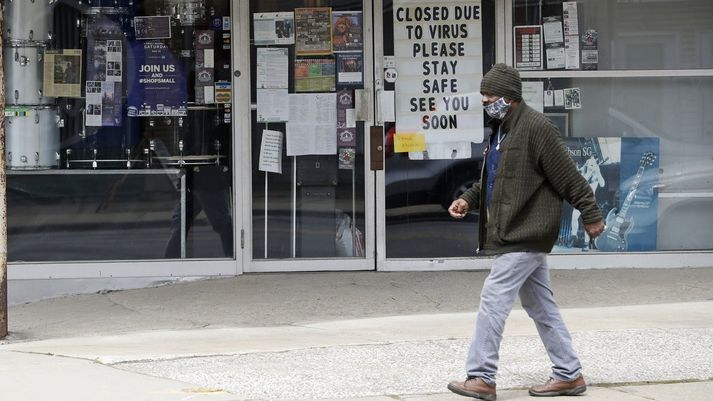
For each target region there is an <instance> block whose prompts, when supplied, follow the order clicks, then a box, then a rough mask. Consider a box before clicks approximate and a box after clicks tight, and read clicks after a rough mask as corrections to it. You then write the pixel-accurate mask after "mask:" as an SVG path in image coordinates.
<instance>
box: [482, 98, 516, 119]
mask: <svg viewBox="0 0 713 401" xmlns="http://www.w3.org/2000/svg"><path fill="white" fill-rule="evenodd" d="M484 109H485V112H486V113H488V115H489V116H490V117H492V118H497V119H498V120H502V119H503V118H505V116H506V115H507V114H508V110H510V104H508V103H505V98H502V97H501V98H500V99H498V100H496V101H494V102H492V103H490V104H488V105H485V106H484Z"/></svg>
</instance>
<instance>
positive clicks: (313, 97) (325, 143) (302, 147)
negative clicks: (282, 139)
mask: <svg viewBox="0 0 713 401" xmlns="http://www.w3.org/2000/svg"><path fill="white" fill-rule="evenodd" d="M289 96H290V100H289V103H290V114H289V115H290V119H289V121H288V122H287V155H288V156H302V155H336V154H337V136H336V135H335V134H334V133H335V132H336V130H337V94H336V93H314V94H301V93H300V94H290V95H289Z"/></svg>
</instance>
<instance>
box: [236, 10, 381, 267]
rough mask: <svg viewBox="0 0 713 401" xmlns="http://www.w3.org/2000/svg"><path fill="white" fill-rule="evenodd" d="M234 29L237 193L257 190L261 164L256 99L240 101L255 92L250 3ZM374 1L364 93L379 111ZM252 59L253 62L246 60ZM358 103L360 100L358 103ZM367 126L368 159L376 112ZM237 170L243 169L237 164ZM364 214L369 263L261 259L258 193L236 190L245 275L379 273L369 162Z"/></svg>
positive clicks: (368, 13)
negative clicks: (255, 147) (255, 142)
mask: <svg viewBox="0 0 713 401" xmlns="http://www.w3.org/2000/svg"><path fill="white" fill-rule="evenodd" d="M233 13H234V14H233V15H234V17H233V26H234V28H237V29H235V30H234V35H235V41H234V50H233V65H234V66H235V69H236V70H238V71H240V72H241V74H240V77H238V78H235V81H234V82H235V88H234V94H235V96H234V97H235V98H236V99H235V113H234V114H235V115H234V118H235V119H236V122H235V124H234V127H235V130H236V131H235V135H236V138H238V140H236V141H235V142H236V146H237V148H236V150H235V152H236V153H235V155H236V157H237V159H238V160H239V161H240V164H239V165H240V170H239V171H236V175H237V176H239V177H240V178H239V179H238V180H237V182H236V188H252V181H253V180H252V165H253V162H255V163H257V160H252V152H251V149H252V148H251V146H252V143H251V136H252V135H251V129H252V128H251V127H252V123H251V118H252V113H251V104H250V102H251V100H250V96H240V94H245V93H250V83H251V82H252V79H253V78H252V77H251V68H250V63H251V60H250V57H249V55H250V18H251V13H250V1H249V0H236V1H234V2H233ZM372 15H373V12H372V2H371V1H363V2H362V24H363V25H362V26H363V30H364V31H363V35H364V38H363V40H364V90H363V93H364V95H365V98H366V99H365V102H366V103H367V104H368V110H369V111H371V110H373V109H374V101H373V96H371V94H372V93H373V90H374V88H373V85H374V81H373V79H372V77H373V76H374V72H373V71H374V69H373V65H374V64H373V62H372V59H373V54H374V48H373V43H374V42H373V38H374V23H373V21H372ZM245 55H247V57H245ZM357 101H358V99H357ZM367 114H368V116H367V117H366V118H365V120H366V121H364V156H365V157H368V156H369V154H368V151H367V150H368V149H369V146H370V141H369V135H368V132H369V127H370V126H372V125H373V124H374V122H373V115H374V113H373V112H369V113H367ZM236 165H237V164H236ZM364 185H365V188H364V194H365V198H366V199H364V213H365V232H364V239H365V244H364V245H365V255H366V256H365V257H363V258H314V259H307V258H300V259H296V258H290V259H255V258H254V255H253V252H252V249H253V241H255V240H256V239H255V238H253V237H252V232H253V222H252V209H253V204H252V192H251V191H252V190H248V191H236V199H237V197H240V201H239V204H242V206H241V207H240V211H241V219H240V220H241V221H237V222H236V224H239V225H236V239H237V240H236V250H237V252H239V253H240V254H241V255H242V260H241V261H239V262H238V264H239V268H240V269H241V271H242V272H291V271H341V270H345V271H348V270H374V268H375V266H376V261H375V248H374V246H375V241H374V235H375V234H376V230H375V226H374V224H375V215H374V213H375V198H374V189H373V188H375V185H376V184H375V179H374V174H372V172H371V171H369V163H368V162H365V163H364Z"/></svg>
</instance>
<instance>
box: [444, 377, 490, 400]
mask: <svg viewBox="0 0 713 401" xmlns="http://www.w3.org/2000/svg"><path fill="white" fill-rule="evenodd" d="M448 390H451V391H452V392H454V393H456V394H460V395H464V396H466V397H473V398H478V399H481V400H486V401H495V398H496V395H495V386H494V385H493V386H491V385H489V384H488V383H486V382H485V381H483V379H481V378H480V377H473V378H471V379H467V380H466V381H464V382H457V381H452V382H450V383H448Z"/></svg>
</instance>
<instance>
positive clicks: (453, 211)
mask: <svg viewBox="0 0 713 401" xmlns="http://www.w3.org/2000/svg"><path fill="white" fill-rule="evenodd" d="M469 208H470V207H469V206H468V202H466V201H465V200H464V199H461V198H458V199H456V200H454V201H453V203H451V206H450V207H449V208H448V213H450V215H451V217H453V218H455V219H462V218H463V217H464V216H465V214H466V213H468V209H469Z"/></svg>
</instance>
